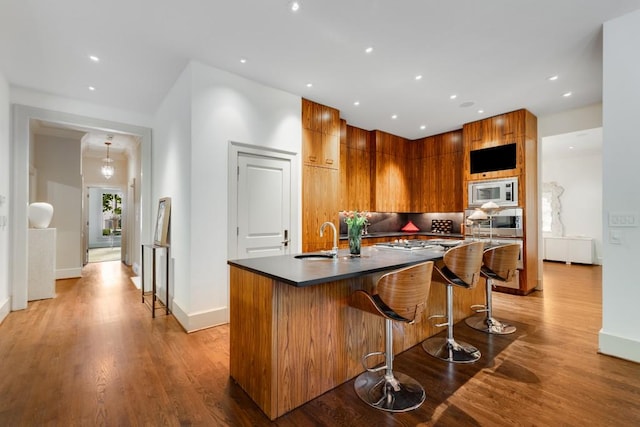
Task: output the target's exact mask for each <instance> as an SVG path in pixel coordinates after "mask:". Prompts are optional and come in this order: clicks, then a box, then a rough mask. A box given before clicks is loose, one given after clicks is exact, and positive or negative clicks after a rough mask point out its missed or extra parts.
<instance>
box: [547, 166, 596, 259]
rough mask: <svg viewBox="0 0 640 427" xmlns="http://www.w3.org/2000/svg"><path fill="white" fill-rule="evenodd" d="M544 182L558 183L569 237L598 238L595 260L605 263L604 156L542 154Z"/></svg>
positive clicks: (565, 229)
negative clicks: (603, 232)
mask: <svg viewBox="0 0 640 427" xmlns="http://www.w3.org/2000/svg"><path fill="white" fill-rule="evenodd" d="M541 164H542V182H554V181H555V182H556V183H557V184H558V185H560V186H561V187H562V188H564V192H563V193H562V195H561V196H560V205H561V211H560V221H561V222H562V224H563V226H564V235H565V236H587V237H592V238H594V247H595V262H596V263H597V264H601V263H602V155H601V154H599V153H598V154H594V153H585V154H578V155H571V156H569V155H566V156H558V157H551V156H542V162H541Z"/></svg>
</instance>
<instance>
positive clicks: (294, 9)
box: [289, 1, 300, 12]
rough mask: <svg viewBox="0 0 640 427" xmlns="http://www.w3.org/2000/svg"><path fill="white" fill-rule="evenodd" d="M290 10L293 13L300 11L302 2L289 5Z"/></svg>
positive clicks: (293, 2)
mask: <svg viewBox="0 0 640 427" xmlns="http://www.w3.org/2000/svg"><path fill="white" fill-rule="evenodd" d="M289 9H291V12H297V11H299V10H300V2H299V1H292V2H291V3H289Z"/></svg>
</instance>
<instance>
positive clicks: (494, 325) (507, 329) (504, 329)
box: [465, 315, 516, 335]
mask: <svg viewBox="0 0 640 427" xmlns="http://www.w3.org/2000/svg"><path fill="white" fill-rule="evenodd" d="M465 322H466V323H467V325H469V326H471V327H472V328H473V329H477V330H478V331H482V332H486V333H487V334H496V335H508V334H512V333H514V332H515V331H516V327H515V326H513V325H509V324H508V323H503V322H501V321H499V320H498V319H496V318H494V317H487V316H486V315H477V316H472V317H467V318H466V319H465Z"/></svg>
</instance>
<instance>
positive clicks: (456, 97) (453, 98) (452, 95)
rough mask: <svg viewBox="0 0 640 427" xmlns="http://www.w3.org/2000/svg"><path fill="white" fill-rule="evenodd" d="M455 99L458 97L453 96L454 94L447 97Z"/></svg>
mask: <svg viewBox="0 0 640 427" xmlns="http://www.w3.org/2000/svg"><path fill="white" fill-rule="evenodd" d="M457 97H458V95H455V94H454V95H451V96H450V97H449V99H456V98H457Z"/></svg>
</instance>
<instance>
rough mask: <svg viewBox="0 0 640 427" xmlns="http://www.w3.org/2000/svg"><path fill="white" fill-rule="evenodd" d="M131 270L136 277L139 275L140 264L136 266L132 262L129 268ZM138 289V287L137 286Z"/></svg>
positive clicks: (135, 263)
mask: <svg viewBox="0 0 640 427" xmlns="http://www.w3.org/2000/svg"><path fill="white" fill-rule="evenodd" d="M131 268H132V269H133V272H134V273H135V274H136V275H138V276H139V275H140V264H138V263H137V262H134V263H133V267H131ZM138 287H139V286H138Z"/></svg>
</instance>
